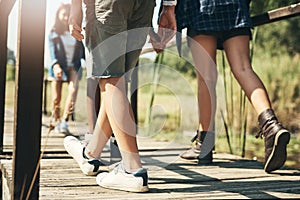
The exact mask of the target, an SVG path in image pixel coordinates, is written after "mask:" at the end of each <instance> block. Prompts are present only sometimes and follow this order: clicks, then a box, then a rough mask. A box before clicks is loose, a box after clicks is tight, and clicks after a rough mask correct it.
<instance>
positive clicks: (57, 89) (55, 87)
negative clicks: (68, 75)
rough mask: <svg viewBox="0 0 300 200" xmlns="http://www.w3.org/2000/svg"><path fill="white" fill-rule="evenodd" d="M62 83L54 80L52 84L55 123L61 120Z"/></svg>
mask: <svg viewBox="0 0 300 200" xmlns="http://www.w3.org/2000/svg"><path fill="white" fill-rule="evenodd" d="M61 87H62V82H61V81H56V80H53V81H52V82H51V90H52V91H51V93H52V116H53V117H54V119H55V121H57V120H59V119H60V101H61Z"/></svg>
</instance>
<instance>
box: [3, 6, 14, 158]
mask: <svg viewBox="0 0 300 200" xmlns="http://www.w3.org/2000/svg"><path fill="white" fill-rule="evenodd" d="M14 3H15V0H6V1H4V0H0V30H1V31H0V154H2V153H3V134H4V112H5V111H4V106H5V88H6V62H7V30H8V15H9V13H10V11H11V9H12V7H13V5H14Z"/></svg>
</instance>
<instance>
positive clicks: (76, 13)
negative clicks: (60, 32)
mask: <svg viewBox="0 0 300 200" xmlns="http://www.w3.org/2000/svg"><path fill="white" fill-rule="evenodd" d="M81 5H82V1H81V0H73V1H72V5H71V12H70V16H69V31H70V34H71V35H72V36H73V37H74V38H75V39H76V40H79V41H81V40H83V38H84V36H83V34H82V33H81V32H82V28H81V25H82V17H83V14H82V7H81Z"/></svg>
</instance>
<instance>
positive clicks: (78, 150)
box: [64, 136, 107, 176]
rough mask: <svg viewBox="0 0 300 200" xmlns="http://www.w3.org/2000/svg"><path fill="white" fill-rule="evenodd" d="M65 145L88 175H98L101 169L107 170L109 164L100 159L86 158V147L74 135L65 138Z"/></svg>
mask: <svg viewBox="0 0 300 200" xmlns="http://www.w3.org/2000/svg"><path fill="white" fill-rule="evenodd" d="M64 146H65V149H66V150H67V152H68V153H69V154H70V155H71V156H72V157H73V158H74V159H75V161H76V162H77V163H78V165H79V167H80V169H81V171H82V172H83V173H84V174H85V175H88V176H94V175H97V174H98V173H99V172H100V171H107V166H106V165H105V164H104V162H103V161H102V160H100V159H95V158H93V159H87V158H84V153H83V152H84V147H83V145H82V144H81V142H80V141H79V140H78V139H77V138H76V137H74V136H67V137H65V139H64Z"/></svg>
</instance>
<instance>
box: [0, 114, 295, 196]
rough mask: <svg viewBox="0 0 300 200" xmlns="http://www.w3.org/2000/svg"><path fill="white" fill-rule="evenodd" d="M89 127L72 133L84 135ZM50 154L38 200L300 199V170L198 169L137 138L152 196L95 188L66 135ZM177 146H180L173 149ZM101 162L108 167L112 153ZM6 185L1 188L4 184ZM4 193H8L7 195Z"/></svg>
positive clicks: (163, 145) (7, 166)
mask: <svg viewBox="0 0 300 200" xmlns="http://www.w3.org/2000/svg"><path fill="white" fill-rule="evenodd" d="M9 115H10V114H9V113H8V112H6V123H5V130H6V132H5V142H6V143H5V144H8V145H5V147H6V148H7V149H6V150H7V152H8V151H9V149H10V145H9V143H11V141H10V140H11V139H10V136H9V135H10V131H11V130H10V129H11V128H10V127H12V120H11V119H10V118H9V117H8V116H9ZM48 122H49V119H48V118H45V117H44V118H43V125H44V126H43V131H42V132H43V136H42V146H43V144H45V143H44V142H46V137H47V123H48ZM86 129H87V127H86V125H85V124H82V123H81V124H80V123H77V124H76V126H72V127H71V130H73V131H74V132H75V131H77V133H84V131H85V130H86ZM49 136H50V137H49V139H48V141H47V142H48V143H47V148H46V152H47V153H46V154H45V156H44V157H43V159H42V161H41V171H40V172H41V175H40V194H39V195H40V199H51V200H62V199H73V200H78V199H82V200H86V199H240V198H254V199H259V198H262V199H267V198H300V171H299V170H297V169H290V168H286V167H283V168H282V169H281V170H278V171H276V172H275V173H273V174H266V173H265V172H264V171H263V170H262V167H263V165H262V163H260V162H257V161H252V160H246V159H242V158H240V157H237V156H233V155H228V154H222V153H216V154H214V162H213V164H210V165H202V166H199V165H197V164H196V162H195V161H185V160H182V159H180V158H179V157H178V155H179V154H180V153H181V152H183V151H184V149H185V147H183V146H181V145H176V144H169V143H167V142H157V141H151V140H150V138H143V137H138V143H139V146H140V149H141V158H142V161H143V165H144V167H146V168H148V172H149V178H150V179H149V187H150V191H149V192H148V193H144V194H136V193H129V192H124V191H115V190H108V189H104V188H101V187H99V186H97V184H96V181H95V177H88V176H85V175H83V174H82V173H81V171H80V169H79V167H78V166H77V164H76V162H75V161H74V160H73V159H72V158H71V157H70V156H69V155H68V154H66V152H65V150H64V148H63V142H62V141H63V137H64V135H62V134H57V133H50V135H49ZM174 145H176V146H174ZM103 159H104V160H106V161H108V162H109V152H108V149H106V150H105V152H104V153H103ZM1 170H2V173H3V176H4V177H5V181H8V182H10V181H11V177H12V160H11V159H2V160H1ZM5 181H3V185H5ZM4 191H5V190H4Z"/></svg>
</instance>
